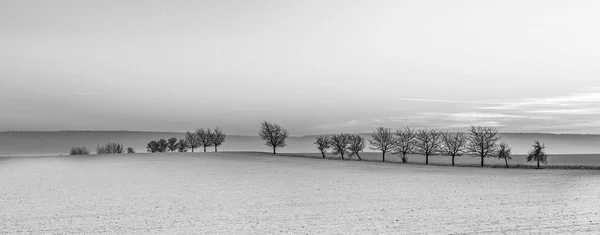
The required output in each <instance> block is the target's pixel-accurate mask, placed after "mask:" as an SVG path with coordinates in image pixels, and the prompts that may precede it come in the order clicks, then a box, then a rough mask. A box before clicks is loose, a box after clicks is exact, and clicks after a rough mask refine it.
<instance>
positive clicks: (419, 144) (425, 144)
mask: <svg viewBox="0 0 600 235" xmlns="http://www.w3.org/2000/svg"><path fill="white" fill-rule="evenodd" d="M440 133H441V132H438V131H436V130H419V131H417V134H416V135H415V139H416V141H415V150H416V151H415V152H416V153H418V154H421V155H424V156H425V164H426V165H428V164H429V156H431V155H435V154H437V153H438V152H439V150H440V145H441V142H442V141H441V138H440V136H441V134H440Z"/></svg>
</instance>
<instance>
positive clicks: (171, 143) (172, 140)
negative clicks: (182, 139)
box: [167, 137, 177, 152]
mask: <svg viewBox="0 0 600 235" xmlns="http://www.w3.org/2000/svg"><path fill="white" fill-rule="evenodd" d="M167 148H168V149H169V151H170V152H175V151H176V150H177V138H175V137H172V138H170V139H169V140H168V143H167Z"/></svg>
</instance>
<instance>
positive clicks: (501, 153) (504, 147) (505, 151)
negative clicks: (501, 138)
mask: <svg viewBox="0 0 600 235" xmlns="http://www.w3.org/2000/svg"><path fill="white" fill-rule="evenodd" d="M511 151H512V149H511V148H510V146H508V144H507V143H505V142H502V143H500V145H498V158H500V159H504V162H505V163H506V168H508V159H512V155H511Z"/></svg>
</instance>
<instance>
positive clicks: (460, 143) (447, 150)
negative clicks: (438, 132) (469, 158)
mask: <svg viewBox="0 0 600 235" xmlns="http://www.w3.org/2000/svg"><path fill="white" fill-rule="evenodd" d="M466 149H467V136H466V135H465V133H464V132H444V133H442V144H441V146H440V152H441V153H442V154H445V155H448V156H450V157H452V165H453V166H454V158H455V157H457V156H462V155H464V154H465V151H466Z"/></svg>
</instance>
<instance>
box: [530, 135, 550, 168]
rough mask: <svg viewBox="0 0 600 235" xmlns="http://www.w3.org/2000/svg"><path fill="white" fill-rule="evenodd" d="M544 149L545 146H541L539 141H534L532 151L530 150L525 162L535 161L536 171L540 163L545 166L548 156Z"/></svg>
mask: <svg viewBox="0 0 600 235" xmlns="http://www.w3.org/2000/svg"><path fill="white" fill-rule="evenodd" d="M544 149H546V146H545V145H544V144H541V143H540V141H539V140H536V141H535V143H534V144H533V150H531V151H530V152H529V155H527V162H531V161H537V169H540V162H543V163H544V164H547V163H548V155H547V154H546V152H545V151H544Z"/></svg>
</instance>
